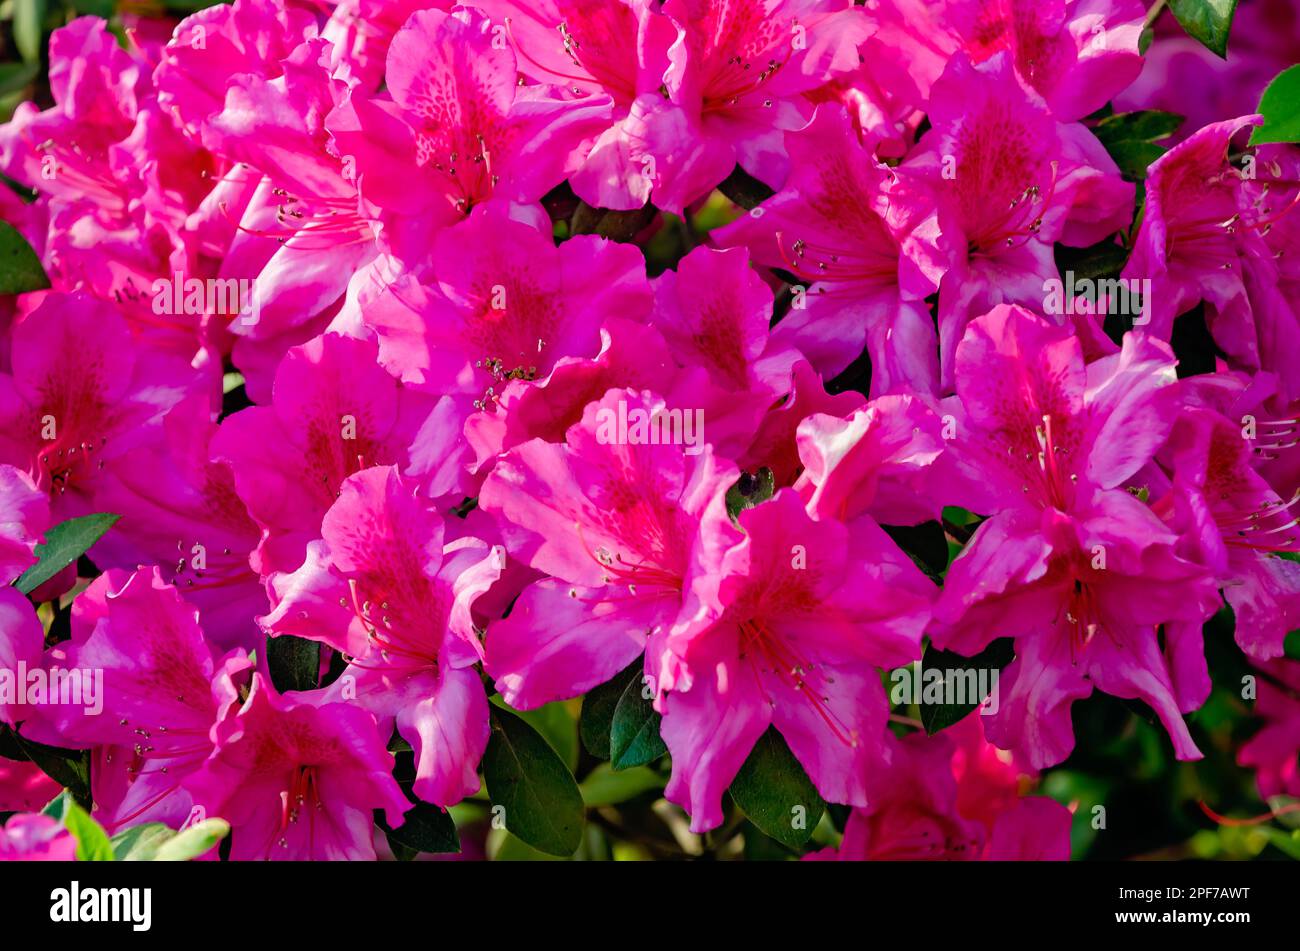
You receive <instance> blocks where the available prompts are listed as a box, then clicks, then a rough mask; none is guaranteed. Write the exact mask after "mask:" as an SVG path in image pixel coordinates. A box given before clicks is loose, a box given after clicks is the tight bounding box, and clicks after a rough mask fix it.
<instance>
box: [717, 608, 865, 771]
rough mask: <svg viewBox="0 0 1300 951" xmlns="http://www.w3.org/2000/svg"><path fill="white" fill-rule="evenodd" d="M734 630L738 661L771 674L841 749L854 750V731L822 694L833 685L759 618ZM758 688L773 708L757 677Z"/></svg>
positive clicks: (749, 620)
mask: <svg viewBox="0 0 1300 951" xmlns="http://www.w3.org/2000/svg"><path fill="white" fill-rule="evenodd" d="M737 626H738V627H739V628H740V636H741V642H740V656H741V658H742V659H744V658H746V657H748V658H750V659H752V661H753V662H754V669H755V671H764V670H766V671H768V672H770V673H772V674H773V675H774V676H775V677H776V678H777V679H778V680H779V681H780V682H781V683H782V684H784V685H785V686H786V687H788V688H789V689H791V690H793V691H794V692H795V694H796V695H797V696H799V697H800V698H801V699H803V700H804V701H806V702H807V703H808V705H809V706H810V707H811V708H812V709H813V711H814V712H815V713H816V714H817V716H818V717H820V718H821V720H822V722H824V723H825V724H826V726H827V727H828V728H829V729H830V731H831V733H832V734H833V735H834V736H835V738H836V739H837V740H839V741H840V742H841V743H843V744H844V745H845V746H848V747H852V748H856V747H857V745H858V733H857V731H856V730H853V729H849V728H847V727H845V725H844V723H843V722H842V721H841V720H840V718H839V717H838V716H837V715H836V713H835V711H833V710H832V709H831V708H830V700H831V698H830V697H829V696H827V695H826V693H825V690H826V688H827V687H829V686H830V684H831V683H833V681H832V680H831V678H830V677H828V676H827V675H826V673H825V671H823V670H821V669H819V668H818V667H817V665H816V664H815V663H813V662H811V661H809V660H807V659H806V658H804V657H803V656H802V655H801V653H800V652H799V649H798V648H797V647H796V646H795V644H793V643H792V642H791V639H790V638H788V637H782V636H781V635H779V634H777V633H776V632H774V631H773V630H772V629H771V628H770V627H768V625H767V622H766V621H765V620H763V619H762V618H757V617H751V618H746V619H745V620H743V621H741V622H740V623H739V625H737ZM758 686H759V689H760V690H761V691H762V692H763V695H764V697H765V698H766V699H767V702H768V703H769V704H770V705H771V706H773V707H775V706H776V701H775V700H774V699H773V698H772V697H771V696H770V695H769V694H768V693H767V688H766V686H765V685H764V684H763V679H762V677H761V676H760V677H759V678H758Z"/></svg>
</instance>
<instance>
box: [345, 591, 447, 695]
mask: <svg viewBox="0 0 1300 951" xmlns="http://www.w3.org/2000/svg"><path fill="white" fill-rule="evenodd" d="M348 591H349V593H350V595H351V598H350V599H349V598H340V599H339V606H340V607H351V608H352V613H353V615H354V616H355V617H356V618H357V620H359V621H360V622H361V623H362V625H363V626H364V627H365V630H366V635H367V636H368V637H369V639H370V649H369V651H368V652H367V653H366V655H365V656H364V657H361V658H356V657H349V658H347V660H348V662H349V663H351V664H352V666H354V667H359V668H361V669H363V670H386V671H390V672H402V673H414V672H415V671H420V670H437V669H438V647H437V645H436V644H434V643H433V642H431V641H430V640H428V639H426V638H421V637H420V636H419V624H418V622H416V621H413V620H410V619H407V618H406V617H405V616H404V615H398V614H397V612H396V611H395V609H394V607H393V603H392V601H391V599H390V598H389V597H388V596H387V595H386V594H384V593H377V594H376V595H375V596H374V597H373V598H368V597H366V596H365V594H363V593H362V591H361V586H360V585H359V584H358V582H357V579H355V578H349V579H348Z"/></svg>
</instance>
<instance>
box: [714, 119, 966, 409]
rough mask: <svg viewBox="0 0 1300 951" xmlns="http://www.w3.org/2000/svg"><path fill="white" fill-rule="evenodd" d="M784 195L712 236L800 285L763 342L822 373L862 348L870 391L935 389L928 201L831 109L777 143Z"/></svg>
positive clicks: (935, 267)
mask: <svg viewBox="0 0 1300 951" xmlns="http://www.w3.org/2000/svg"><path fill="white" fill-rule="evenodd" d="M786 148H787V149H788V150H789V153H790V157H791V159H792V161H793V163H794V164H793V169H792V171H791V174H790V177H789V179H788V180H787V181H786V183H785V187H784V188H783V189H782V190H781V191H779V192H777V194H776V195H775V196H773V197H772V198H771V199H769V200H768V201H766V202H764V203H763V204H762V205H761V206H759V207H758V208H755V209H754V210H753V211H751V212H750V214H749V215H748V216H747V217H745V218H742V219H740V220H739V221H737V222H736V223H735V224H732V225H729V226H728V227H726V228H724V229H722V230H721V231H720V232H718V233H717V235H716V237H717V239H718V240H719V241H721V242H723V243H725V244H744V245H747V246H748V247H749V249H750V250H751V252H752V253H753V255H754V259H755V260H756V261H758V262H760V263H762V264H765V265H767V266H768V267H774V268H781V269H783V270H785V271H788V272H790V273H792V274H794V275H795V277H797V278H798V279H799V280H800V282H801V291H800V296H799V297H798V298H796V300H795V302H794V304H793V306H792V308H791V310H790V311H789V312H788V313H787V314H786V315H785V316H784V317H783V318H782V319H781V321H780V323H778V324H777V325H776V328H775V330H774V332H773V337H774V339H777V340H781V341H783V342H787V343H789V344H791V345H793V346H795V347H797V348H798V349H799V350H801V351H802V352H803V354H804V355H805V356H806V357H807V358H808V359H809V361H810V362H811V363H812V364H813V366H814V367H815V368H816V369H817V370H818V371H819V372H821V373H823V374H825V375H826V376H828V377H830V376H834V375H835V374H837V373H839V372H841V371H842V370H843V369H844V368H845V367H847V366H848V365H849V364H850V363H851V362H852V361H853V360H854V358H855V357H856V356H857V355H858V354H859V353H861V352H862V350H863V349H864V348H865V349H866V350H867V352H868V353H869V354H870V355H871V364H872V377H871V387H872V395H880V394H882V393H888V392H894V391H897V390H904V389H915V390H919V391H921V392H926V393H931V392H937V388H938V343H937V341H936V339H935V333H934V323H933V321H932V320H931V318H930V313H929V307H928V305H927V304H926V303H925V298H926V297H928V296H929V295H931V294H933V293H934V292H935V290H936V289H937V288H938V286H939V280H940V278H941V277H942V276H943V271H944V268H945V262H944V259H943V255H942V252H941V250H940V248H939V245H938V241H939V231H938V222H937V219H936V217H935V208H934V203H933V199H932V198H930V196H929V195H928V194H927V193H926V192H924V191H920V190H918V189H916V188H909V187H908V186H907V184H906V182H902V181H900V180H899V179H898V177H897V176H896V175H895V174H894V172H892V171H891V170H890V169H889V168H887V167H886V166H884V165H882V164H880V163H879V162H877V161H875V160H874V159H873V158H872V156H871V153H870V151H869V150H867V149H864V148H863V146H862V145H861V144H860V142H859V141H858V138H857V136H856V135H855V134H854V131H853V129H852V128H851V127H850V125H849V121H848V117H847V116H846V114H845V113H844V111H843V110H842V109H837V108H834V107H833V106H831V105H824V106H822V107H820V108H819V109H818V111H817V115H816V117H815V118H814V119H813V121H812V123H811V124H810V125H809V126H808V127H807V128H806V129H804V130H802V131H800V132H798V133H792V134H790V135H789V136H787V137H786Z"/></svg>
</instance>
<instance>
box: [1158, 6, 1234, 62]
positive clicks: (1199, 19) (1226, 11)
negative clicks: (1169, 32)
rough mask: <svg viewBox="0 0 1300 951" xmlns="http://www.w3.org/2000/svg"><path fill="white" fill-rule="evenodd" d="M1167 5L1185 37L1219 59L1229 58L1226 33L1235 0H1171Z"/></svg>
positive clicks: (1230, 22) (1230, 24) (1230, 21)
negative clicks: (1188, 37)
mask: <svg viewBox="0 0 1300 951" xmlns="http://www.w3.org/2000/svg"><path fill="white" fill-rule="evenodd" d="M1169 8H1170V9H1171V10H1173V13H1174V18H1175V19H1176V20H1177V21H1178V22H1179V23H1180V24H1182V27H1183V29H1184V30H1186V31H1187V35H1188V36H1190V37H1191V38H1192V39H1194V40H1196V41H1197V42H1199V43H1200V44H1201V45H1202V46H1204V47H1205V48H1206V49H1208V50H1209V51H1210V52H1211V53H1214V54H1215V55H1216V56H1218V57H1219V58H1220V59H1227V58H1228V32H1229V31H1230V30H1231V29H1232V15H1233V14H1234V13H1236V12H1237V0H1170V2H1169Z"/></svg>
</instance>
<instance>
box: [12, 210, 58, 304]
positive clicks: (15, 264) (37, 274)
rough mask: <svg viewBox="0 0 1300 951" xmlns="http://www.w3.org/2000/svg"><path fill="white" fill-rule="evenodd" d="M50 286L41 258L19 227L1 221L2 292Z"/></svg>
mask: <svg viewBox="0 0 1300 951" xmlns="http://www.w3.org/2000/svg"><path fill="white" fill-rule="evenodd" d="M49 286H50V279H49V278H48V277H46V276H45V268H43V267H41V259H40V258H38V257H37V256H36V252H35V251H33V250H32V246H31V245H30V244H28V243H27V239H26V238H24V237H23V236H22V235H21V234H20V233H19V232H18V229H17V228H15V227H14V226H13V225H11V224H8V223H7V222H4V221H0V294H26V293H27V292H28V291H40V290H44V289H45V288H47V287H49Z"/></svg>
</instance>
